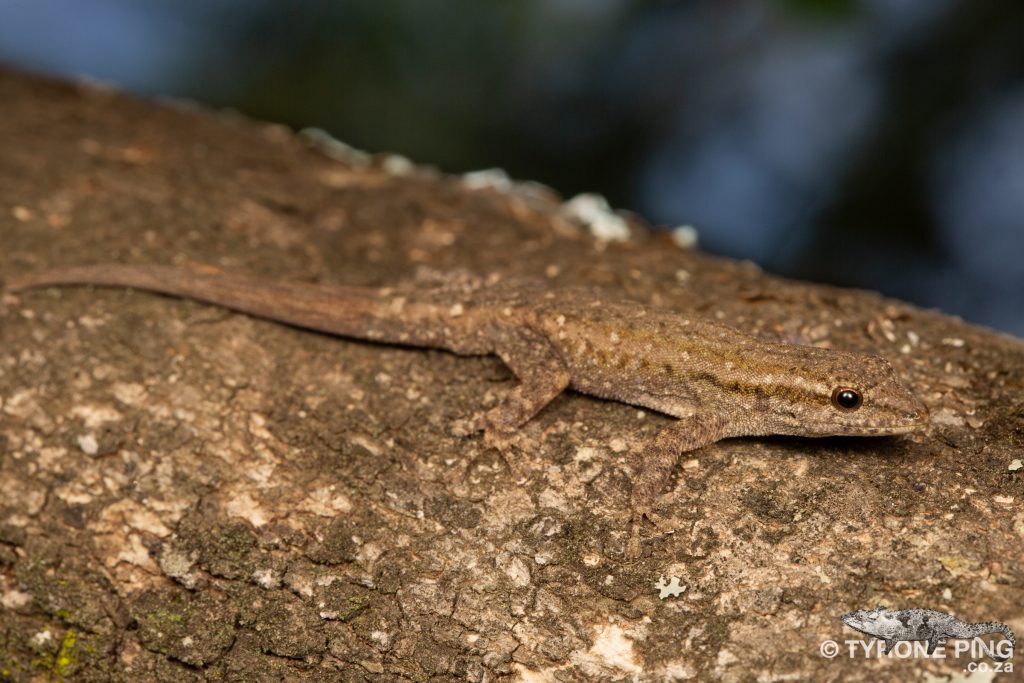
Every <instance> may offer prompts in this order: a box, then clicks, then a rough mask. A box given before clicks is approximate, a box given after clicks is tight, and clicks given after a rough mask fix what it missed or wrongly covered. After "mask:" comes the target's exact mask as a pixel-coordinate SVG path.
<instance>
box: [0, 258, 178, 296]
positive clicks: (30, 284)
mask: <svg viewBox="0 0 1024 683" xmlns="http://www.w3.org/2000/svg"><path fill="white" fill-rule="evenodd" d="M185 272H188V271H185ZM181 273H182V271H180V270H178V269H176V268H170V267H168V266H146V267H145V268H141V267H137V266H126V265H117V264H111V265H95V266H93V265H86V266H69V267H67V268H53V269H51V270H42V271H39V272H36V273H28V274H26V275H22V276H19V277H14V278H11V279H9V280H7V281H6V282H5V283H4V288H5V289H6V290H7V291H9V292H22V291H25V290H27V289H39V288H42V287H61V286H65V285H98V286H107V287H132V288H138V289H160V290H166V289H169V286H168V285H169V284H170V283H172V282H173V281H174V280H178V279H181ZM197 274H198V271H197Z"/></svg>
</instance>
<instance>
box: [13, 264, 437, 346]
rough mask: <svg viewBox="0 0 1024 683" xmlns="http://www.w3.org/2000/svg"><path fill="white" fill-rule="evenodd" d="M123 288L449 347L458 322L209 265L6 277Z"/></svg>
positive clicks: (417, 306)
mask: <svg viewBox="0 0 1024 683" xmlns="http://www.w3.org/2000/svg"><path fill="white" fill-rule="evenodd" d="M66 285H96V286H101V287H129V288H132V289H141V290H146V291H150V292H156V293H158V294H164V295H170V296H177V297H182V298H186V299H192V300H195V301H201V302H204V303H208V304H214V305H217V306H222V307H224V308H228V309H231V310H233V311H238V312H240V313H245V314H248V315H253V316H257V317H260V318H265V319H268V320H274V321H276V322H280V323H285V324H287V325H293V326H295V327H301V328H304V329H309V330H316V331H319V332H326V333H328V334H336V335H341V336H346V337H354V338H357V339H367V340H370V341H375V342H385V343H392V344H407V345H412V346H427V347H433V348H449V347H448V345H447V340H446V336H445V335H446V332H447V330H448V328H449V327H451V326H454V325H455V323H456V320H454V319H453V318H452V317H451V316H450V315H448V314H447V313H446V312H447V310H448V309H447V308H445V307H444V306H440V305H437V304H432V303H427V302H417V301H414V300H410V301H407V300H406V298H405V297H402V296H391V295H386V294H385V292H386V290H381V289H375V288H372V287H358V286H351V285H326V284H315V283H309V282H277V281H271V280H268V279H267V278H260V277H254V276H250V275H234V274H227V273H223V272H221V271H219V270H217V269H214V268H205V269H198V268H177V267H174V266H160V265H146V266H132V265H123V264H110V265H85V266H71V267H67V268H60V269H53V270H45V271H42V272H39V273H29V274H28V275H24V276H21V277H16V278H13V279H11V280H9V281H8V282H7V290H8V291H12V292H20V291H24V290H27V289H37V288H40V287H59V286H66Z"/></svg>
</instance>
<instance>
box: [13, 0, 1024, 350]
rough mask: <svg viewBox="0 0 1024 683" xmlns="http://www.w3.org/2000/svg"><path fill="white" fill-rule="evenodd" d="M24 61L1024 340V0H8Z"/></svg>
mask: <svg viewBox="0 0 1024 683" xmlns="http://www.w3.org/2000/svg"><path fill="white" fill-rule="evenodd" d="M0 63H3V64H6V65H8V66H14V67H21V68H24V69H28V70H32V71H37V72H46V73H52V74H66V75H79V76H80V75H88V76H91V77H94V78H98V79H101V80H106V81H110V82H113V83H115V84H118V85H120V86H121V87H123V88H125V89H128V90H131V91H134V92H137V93H140V94H145V95H156V94H160V95H170V96H178V97H186V98H192V99H195V100H198V101H201V102H204V103H207V104H209V105H211V106H214V107H233V108H236V109H239V110H241V111H243V112H245V113H246V114H249V115H251V116H253V117H257V118H262V119H268V120H273V121H279V122H282V123H286V124H289V125H291V126H294V127H296V128H303V127H306V126H315V127H319V128H323V129H325V130H327V131H328V132H330V133H331V134H332V135H333V136H334V137H337V138H339V139H341V140H343V141H345V142H347V143H349V144H351V145H353V146H355V147H359V148H362V149H366V150H369V151H371V152H379V151H390V152H396V153H400V154H403V155H406V156H408V157H411V158H412V159H413V160H415V161H419V162H426V163H431V164H435V165H437V166H439V167H441V168H442V169H443V170H446V171H450V172H462V171H467V170H475V169H480V168H486V167H494V166H500V167H502V168H504V169H505V170H506V171H508V173H509V174H510V175H512V176H513V177H516V178H521V179H531V180H537V181H540V182H543V183H545V184H547V185H550V186H552V187H553V188H555V189H556V190H558V191H559V192H561V193H563V194H564V195H566V196H571V195H573V194H575V193H578V192H584V191H586V192H598V193H601V194H604V195H605V196H606V197H608V199H609V201H610V202H611V203H612V204H613V205H614V206H616V207H620V208H629V209H631V210H634V211H635V212H637V213H639V214H641V215H642V216H644V217H645V218H647V219H648V220H650V221H652V222H654V223H656V224H662V225H664V226H666V227H672V226H677V225H680V224H689V225H693V226H695V227H696V228H697V230H698V232H699V238H700V244H701V247H702V248H704V249H705V250H707V251H710V252H714V253H719V254H725V255H729V256H736V257H742V258H749V259H752V260H754V261H756V262H758V263H759V264H761V265H762V266H764V267H765V268H766V269H768V270H771V271H773V272H777V273H781V274H786V275H792V276H796V277H801V278H807V279H813V280H818V281H824V282H831V283H835V284H841V285H852V286H858V287H864V288H868V289H873V290H879V291H882V292H884V293H886V294H889V295H892V296H896V297H900V298H903V299H907V300H910V301H913V302H916V303H918V304H921V305H925V306H934V307H938V308H941V309H942V310H944V311H946V312H950V313H955V314H959V315H961V316H963V317H964V318H966V319H967V320H970V321H972V322H978V323H982V324H986V325H990V326H994V327H997V328H1000V329H1003V330H1007V331H1010V332H1013V333H1015V334H1017V335H1019V336H1024V304H1022V302H1021V295H1022V293H1024V2H1021V1H1020V0H1005V1H996V0H961V1H958V0H776V1H774V2H771V1H767V0H766V1H760V2H754V1H752V0H734V1H731V2H721V1H718V2H716V1H715V0H703V1H699V0H694V1H689V2H669V1H658V0H516V1H514V2H512V1H499V0H433V1H428V0H323V1H313V0H305V1H302V0H292V1H290V2H286V3H285V2H278V1H276V0H89V1H88V2H83V1H82V0H4V1H3V2H0Z"/></svg>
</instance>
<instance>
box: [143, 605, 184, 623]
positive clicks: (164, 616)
mask: <svg viewBox="0 0 1024 683" xmlns="http://www.w3.org/2000/svg"><path fill="white" fill-rule="evenodd" d="M184 620H185V617H183V616H182V615H181V614H179V613H178V612H172V611H171V610H169V609H158V610H155V611H153V612H150V613H149V614H147V615H146V621H148V622H150V623H151V624H154V625H159V624H180V623H181V622H182V621H184Z"/></svg>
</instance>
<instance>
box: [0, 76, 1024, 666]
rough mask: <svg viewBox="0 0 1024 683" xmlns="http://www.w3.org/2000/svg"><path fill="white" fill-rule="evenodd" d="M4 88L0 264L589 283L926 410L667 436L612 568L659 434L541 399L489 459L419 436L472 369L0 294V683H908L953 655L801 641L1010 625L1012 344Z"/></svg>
mask: <svg viewBox="0 0 1024 683" xmlns="http://www.w3.org/2000/svg"><path fill="white" fill-rule="evenodd" d="M0 101H2V102H3V103H4V106H3V116H2V117H0V149H2V154H0V240H2V244H3V250H2V251H0V277H3V276H5V275H9V274H14V273H23V272H26V271H29V270H32V269H36V268H42V267H48V266H53V265H56V264H71V263H89V262H98V261H109V260H117V261H123V262H132V263H182V262H187V263H204V264H215V265H217V266H219V267H221V268H223V269H226V270H231V271H240V272H249V273H260V274H264V275H266V277H268V278H284V277H288V278H293V279H309V280H313V279H317V280H325V281H338V282H345V283H354V284H386V283H394V282H397V281H400V280H403V279H407V278H409V277H410V276H411V274H412V272H413V271H414V270H415V269H417V268H418V267H421V266H422V267H426V268H430V269H434V270H447V269H452V268H464V269H468V270H472V271H475V272H478V273H498V274H501V275H516V276H534V277H537V278H546V279H547V280H549V281H550V282H552V283H553V284H554V283H557V284H559V285H565V284H591V285H599V286H603V287H605V288H607V289H608V290H609V291H612V292H615V293H616V294H617V295H622V294H625V295H628V296H630V297H633V298H635V299H637V300H639V301H644V302H649V303H654V304H658V305H662V306H669V307H674V308H677V309H679V310H680V311H697V312H699V313H700V314H703V315H707V316H713V317H716V318H720V319H722V320H724V321H726V322H728V323H730V324H732V325H734V326H736V327H739V328H742V329H745V330H748V331H751V332H755V333H758V334H761V335H766V336H768V337H773V338H781V339H786V340H789V341H793V342H800V343H807V344H816V345H820V346H828V347H834V348H842V349H851V350H856V351H867V352H873V353H877V354H880V355H882V356H884V357H886V358H888V359H889V360H891V361H892V363H893V364H894V365H895V366H896V368H897V370H898V372H899V373H900V374H901V376H902V377H903V378H905V380H906V381H907V382H908V383H909V384H910V385H911V386H913V388H914V389H915V390H916V392H917V393H918V394H919V395H920V396H921V397H922V398H923V399H924V400H925V402H926V403H927V404H928V406H929V408H930V410H931V414H932V417H931V425H930V427H929V429H928V430H927V431H926V432H925V433H922V434H919V435H914V436H910V437H903V438H885V439H845V440H844V439H821V440H809V439H797V438H792V439H783V438H766V439H735V440H727V441H724V442H720V443H718V444H715V445H713V446H710V447H707V448H704V449H701V450H700V451H699V452H696V453H693V454H691V455H690V456H688V457H687V458H685V460H684V463H683V464H682V466H681V468H680V470H679V474H678V478H677V480H676V483H675V493H676V497H675V501H676V502H675V503H674V504H673V505H671V506H670V507H669V508H668V509H667V510H666V511H665V514H666V516H667V517H668V519H669V520H670V521H671V522H672V524H673V525H674V527H675V531H674V533H670V534H665V535H661V536H654V537H648V539H647V541H646V543H645V545H644V548H643V556H642V558H641V559H639V560H637V561H628V560H627V559H626V558H625V556H624V554H623V550H624V548H625V545H626V542H627V540H628V533H629V527H628V525H627V524H626V523H625V520H626V518H627V517H628V501H629V490H630V478H631V476H632V474H633V473H634V472H635V471H636V469H637V463H636V457H637V454H638V453H639V452H640V450H641V447H642V445H643V444H644V443H645V441H646V440H648V439H650V438H651V437H652V435H653V434H655V432H656V431H657V429H658V428H659V427H661V426H662V425H663V424H665V423H666V419H667V418H664V417H662V416H659V415H657V414H651V413H649V412H648V413H646V414H645V413H643V412H641V411H638V410H637V409H636V408H632V407H629V406H625V405H622V404H619V403H614V402H602V401H599V400H596V399H593V398H588V397H585V396H581V395H576V394H566V395H564V396H562V397H560V398H558V399H557V400H556V401H555V402H554V403H553V404H552V405H551V406H549V407H548V408H547V409H545V410H544V411H543V412H542V413H541V415H540V416H539V417H537V418H536V419H535V420H533V421H532V422H530V423H529V424H528V425H527V426H526V427H525V428H524V429H523V430H522V431H521V433H520V434H519V436H518V438H517V439H516V440H515V441H514V443H512V444H511V445H510V446H508V447H507V448H506V449H505V450H504V451H502V452H499V451H497V450H494V449H487V448H485V447H484V446H483V444H482V443H481V439H480V438H479V437H478V436H473V435H470V436H465V435H462V434H461V433H460V432H459V431H458V430H453V428H452V425H453V424H457V423H458V421H459V420H460V419H464V418H467V417H469V416H471V415H473V414H474V413H476V412H478V411H479V410H481V409H482V408H484V407H488V406H491V405H493V404H494V403H495V402H496V401H497V400H498V399H499V398H500V397H501V396H502V395H504V393H505V392H507V391H508V390H509V389H510V388H511V387H512V386H513V385H514V381H513V378H512V376H511V375H510V373H509V372H508V370H507V369H506V368H505V367H504V366H503V365H502V364H501V362H500V361H498V360H497V359H495V358H459V357H456V356H453V355H450V354H446V353H443V352H436V351H423V350H415V349H405V348H396V347H392V346H382V345H375V344H370V343H365V342H359V341H352V340H346V339H338V338H331V337H327V336H323V335H318V334H313V333H309V332H303V331H299V330H295V329H291V328H288V327H285V326H281V325H276V324H273V323H269V322H262V321H257V320H254V319H251V318H248V317H245V316H242V315H235V314H230V313H226V312H225V311H223V310H220V309H217V308H214V307H210V306H204V305H200V304H196V303H190V302H183V301H179V300H175V299H170V298H165V297H160V296H155V295H151V294H144V293H138V292H129V291H121V290H109V289H107V290H100V289H89V288H78V289H63V290H59V291H58V290H47V291H41V292H33V293H26V294H24V295H20V296H12V295H4V296H3V299H2V303H0V342H2V346H0V491H2V497H0V680H6V679H12V680H47V679H66V680H75V681H106V680H131V681H158V680H175V681H191V680H204V679H207V678H210V679H216V680H346V681H359V680H417V681H419V680H431V681H447V680H473V681H485V680H525V681H542V680H562V681H582V680H593V679H601V680H631V679H632V680H665V679H669V680H672V679H684V678H687V677H690V678H694V679H699V680H708V679H721V680H733V681H748V680H749V681H753V680H781V679H787V680H789V679H795V678H800V679H813V680H837V679H840V678H842V679H844V680H877V678H878V677H879V676H880V675H887V676H894V677H897V676H898V677H902V678H905V679H911V678H914V677H916V676H918V675H921V674H922V673H923V672H926V671H927V672H931V673H933V674H940V673H949V672H959V671H962V670H963V668H964V666H965V663H966V662H967V661H969V660H968V659H963V658H961V659H959V660H958V659H953V658H952V652H951V651H950V648H947V657H946V659H935V660H924V659H920V658H917V659H906V658H896V657H893V658H884V657H883V658H877V657H868V658H865V657H864V656H863V655H862V654H861V655H858V656H856V657H853V658H851V657H850V656H849V654H848V652H847V651H846V646H845V645H843V651H842V653H841V654H840V656H838V657H836V658H835V659H828V658H824V657H822V656H821V655H820V654H819V646H820V644H821V643H822V642H823V641H825V640H828V639H831V640H836V641H839V642H840V644H842V641H843V640H845V639H858V638H861V636H859V634H856V633H854V632H853V631H851V630H849V629H846V628H844V626H843V624H842V623H841V622H840V620H839V617H840V615H841V614H842V613H844V612H847V611H850V610H854V609H860V608H869V607H875V606H877V605H878V604H885V605H888V606H893V607H917V606H920V607H931V608H934V609H938V610H942V611H946V612H951V613H955V614H956V615H957V616H959V617H961V618H963V619H966V620H970V621H986V620H998V621H1002V622H1005V623H1007V624H1009V625H1010V626H1011V627H1013V628H1015V629H1017V631H1018V632H1021V631H1024V607H1022V605H1024V564H1022V562H1024V552H1022V547H1024V546H1022V541H1024V512H1022V511H1021V507H1020V500H1021V498H1022V496H1024V489H1022V486H1024V484H1022V482H1024V469H1022V468H1020V461H1019V460H1018V459H1019V458H1021V457H1022V452H1021V449H1020V442H1021V439H1022V437H1024V398H1022V396H1024V393H1022V390H1024V345H1022V343H1021V342H1020V341H1019V340H1016V339H1012V338H1009V337H1007V336H1003V335H1000V334H996V333H994V332H991V331H989V330H984V329H979V328H977V327H973V326H970V325H966V324H964V323H963V322H961V321H959V320H955V319H952V318H949V317H947V316H944V315H941V314H939V313H935V312H930V311H922V310H919V309H917V308H914V307H913V306H909V305H906V304H903V303H900V302H897V301H892V300H887V299H883V298H881V297H879V296H877V295H874V294H870V293H865V292H859V291H848V290H839V289H835V288H830V287H823V286H817V285H812V284H807V283H799V282H791V281H785V280H782V279H779V278H776V277H772V276H769V275H766V274H764V273H762V272H760V271H759V270H758V269H757V268H756V267H755V266H753V265H750V264H746V263H736V262H731V261H727V260H723V259H717V258H712V257H709V256H707V255H704V254H701V253H699V252H697V251H694V250H690V249H684V248H681V247H679V246H677V245H676V244H673V243H672V242H671V241H670V240H669V239H667V238H666V237H664V236H656V235H655V234H653V233H651V232H649V231H648V230H647V228H646V227H645V226H643V225H641V224H640V223H639V221H636V220H633V219H630V220H629V231H628V238H627V239H625V240H624V241H617V242H616V241H607V240H602V239H599V238H598V235H597V234H595V228H594V226H587V225H585V224H583V223H581V222H579V221H576V220H574V219H571V218H569V217H567V216H566V213H565V211H564V205H563V204H562V203H561V202H560V200H559V199H558V198H557V197H555V196H554V195H553V194H552V193H550V192H547V191H544V190H543V189H541V188H537V187H534V186H530V185H511V186H503V185H502V184H501V183H497V184H491V185H488V184H487V183H481V182H479V178H477V179H476V181H470V182H467V181H466V180H465V179H461V178H455V177H448V176H443V175H440V174H438V173H436V172H432V171H430V170H429V169H424V168H409V167H407V165H406V164H404V163H403V162H402V160H400V159H397V158H393V157H392V158H378V159H375V160H371V161H370V162H369V163H366V162H365V160H364V159H362V158H361V157H360V156H359V155H354V154H345V153H343V150H340V148H329V147H328V148H325V147H323V146H322V145H320V146H317V145H312V144H310V142H309V141H308V140H306V139H304V138H302V137H299V136H296V135H294V134H293V133H291V132H290V131H288V130H285V129H282V128H280V127H278V126H273V125H267V124H260V123H255V122H251V121H245V120H242V119H240V118H238V117H233V116H227V115H216V114H211V113H209V112H205V111H197V110H195V109H194V108H186V107H180V106H170V105H157V104H153V103H144V102H139V101H137V100H134V99H131V98H128V97H125V96H123V95H120V94H116V93H112V92H109V91H106V90H103V89H97V88H95V87H87V86H76V85H68V84H61V83H53V82H49V81H45V80H40V79H34V78H27V77H24V76H20V75H15V74H11V73H3V74H0ZM597 232H598V233H600V232H601V231H600V230H597ZM602 234H604V233H602ZM604 236H607V234H604ZM1015 461H1016V462H1015ZM659 577H666V578H669V577H678V583H679V585H680V586H682V587H683V588H684V589H685V590H684V592H682V593H681V594H680V595H678V596H674V597H666V598H665V599H660V597H659V591H658V590H657V589H656V588H655V582H657V581H658V580H659Z"/></svg>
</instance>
